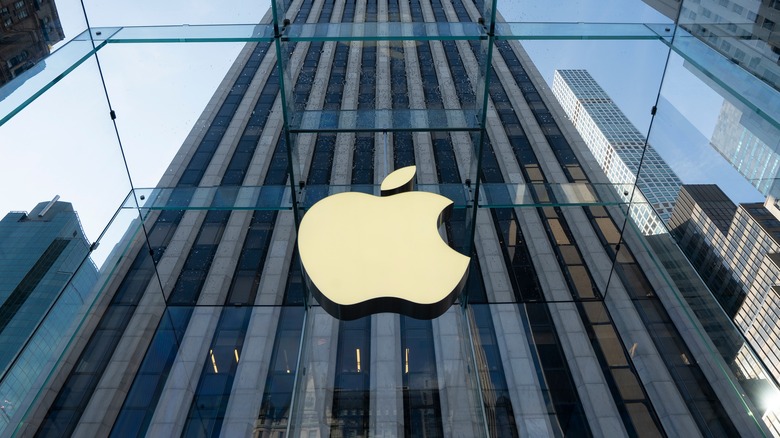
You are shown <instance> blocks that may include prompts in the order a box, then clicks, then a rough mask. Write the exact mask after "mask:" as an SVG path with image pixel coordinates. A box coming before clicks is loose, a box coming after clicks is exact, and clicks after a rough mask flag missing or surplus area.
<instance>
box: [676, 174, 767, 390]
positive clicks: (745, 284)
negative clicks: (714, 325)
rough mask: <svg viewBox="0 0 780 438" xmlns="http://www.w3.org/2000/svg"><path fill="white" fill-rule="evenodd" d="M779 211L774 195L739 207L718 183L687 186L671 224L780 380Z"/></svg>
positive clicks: (748, 371) (725, 306)
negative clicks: (779, 335) (779, 333)
mask: <svg viewBox="0 0 780 438" xmlns="http://www.w3.org/2000/svg"><path fill="white" fill-rule="evenodd" d="M777 213H778V210H777V208H776V207H774V199H773V198H769V199H768V200H767V202H766V203H765V204H761V203H751V204H740V205H739V206H737V205H735V204H734V203H733V202H731V200H730V199H729V198H728V197H727V196H726V195H725V194H724V193H723V192H722V191H721V190H720V188H718V186H716V185H684V186H683V188H682V190H681V191H680V199H679V200H678V202H677V206H676V207H675V210H674V215H673V216H672V220H671V221H670V223H669V227H670V229H671V233H672V234H673V235H674V236H675V238H676V239H677V241H678V242H679V244H680V247H681V248H682V249H683V251H684V252H685V253H686V255H687V256H688V258H689V260H690V261H691V264H692V265H693V266H694V267H695V268H696V270H697V272H698V273H699V275H700V276H701V277H702V278H703V279H704V281H705V282H706V283H707V285H708V286H709V287H710V289H711V290H712V291H713V294H714V295H715V297H716V298H717V299H718V301H719V302H720V303H721V305H722V306H723V309H724V310H725V311H726V313H727V314H728V315H729V317H731V318H732V319H733V320H734V321H735V322H736V324H737V326H738V327H739V329H740V330H741V331H742V333H744V334H745V338H746V339H747V340H748V342H749V343H750V345H752V347H753V348H754V349H755V350H756V351H757V352H758V356H759V357H760V358H761V359H762V360H763V362H764V363H765V364H766V366H767V368H769V370H770V371H771V372H772V374H773V375H774V378H775V379H779V378H780V357H779V356H778V352H779V351H780V344H779V343H778V340H777V334H776V329H775V327H776V322H777V320H778V318H780V296H779V295H778V291H780V253H779V252H780V220H779V219H778V218H780V215H778V214H777ZM744 372H745V373H746V374H748V375H756V374H760V373H756V372H755V371H753V370H750V368H748V369H746V370H745V371H744Z"/></svg>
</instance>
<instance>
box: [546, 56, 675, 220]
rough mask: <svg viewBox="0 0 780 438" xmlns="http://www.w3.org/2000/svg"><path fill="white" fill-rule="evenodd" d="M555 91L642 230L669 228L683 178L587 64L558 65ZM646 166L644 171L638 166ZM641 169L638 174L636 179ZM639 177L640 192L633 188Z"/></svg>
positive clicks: (553, 89)
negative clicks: (581, 67) (561, 67)
mask: <svg viewBox="0 0 780 438" xmlns="http://www.w3.org/2000/svg"><path fill="white" fill-rule="evenodd" d="M552 91H553V94H554V95H555V97H556V98H557V99H558V103H560V104H561V107H563V110H564V111H566V116H567V117H568V119H569V120H570V121H571V122H572V124H574V127H575V128H577V132H579V134H580V135H581V136H582V138H583V140H585V144H587V145H588V149H590V152H591V153H592V154H593V156H594V157H595V158H596V160H597V161H598V163H599V166H601V169H602V170H603V171H604V173H605V174H606V175H607V178H609V180H610V181H611V182H612V183H614V184H615V189H616V190H617V191H618V193H619V195H620V197H621V199H623V201H624V202H629V201H630V200H631V198H632V196H633V197H634V199H633V202H634V203H635V205H633V206H632V207H631V218H632V219H633V220H634V223H635V224H636V227H637V228H638V229H639V230H640V231H641V232H642V233H643V234H658V233H665V232H666V228H665V227H664V223H665V222H666V221H668V220H669V218H670V217H671V216H672V209H673V208H674V202H675V200H676V199H677V193H678V192H679V190H680V185H681V184H682V183H681V182H680V179H679V178H678V177H677V175H676V174H675V173H674V171H673V170H672V169H671V168H670V167H669V165H668V164H666V162H665V161H664V159H663V158H661V156H660V155H659V154H658V152H656V150H655V149H654V148H653V147H652V146H651V145H647V148H645V136H644V135H642V134H641V133H640V132H639V131H638V130H637V129H636V127H635V126H634V125H633V124H632V123H631V121H629V120H628V118H627V117H626V116H625V114H623V111H621V110H620V108H619V107H618V106H617V105H616V104H615V102H613V101H612V99H611V98H610V97H609V95H608V94H607V93H606V91H604V89H603V88H601V86H600V85H599V84H598V82H596V80H595V79H593V77H592V76H591V75H590V73H588V71H587V70H556V71H555V76H554V77H553V87H552ZM640 166H641V173H640V172H639V169H640ZM637 174H639V179H638V181H637ZM635 182H636V186H637V188H638V189H639V190H638V191H637V192H636V193H633V190H631V189H630V188H631V187H632V186H633V184H634V183H635Z"/></svg>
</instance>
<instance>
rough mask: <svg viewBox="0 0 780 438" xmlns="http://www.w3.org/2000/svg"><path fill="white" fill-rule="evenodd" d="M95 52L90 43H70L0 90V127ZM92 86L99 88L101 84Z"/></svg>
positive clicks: (97, 83)
mask: <svg viewBox="0 0 780 438" xmlns="http://www.w3.org/2000/svg"><path fill="white" fill-rule="evenodd" d="M94 52H95V49H94V48H93V46H92V43H90V42H88V41H71V42H69V43H68V44H66V45H64V46H62V47H61V48H60V49H59V50H57V51H56V52H55V53H54V54H52V56H50V57H47V58H46V59H45V60H42V61H41V62H38V63H37V64H36V65H35V66H31V67H30V68H29V69H28V70H26V71H24V72H21V73H20V74H19V75H18V77H16V78H15V79H13V80H11V81H10V82H8V83H7V84H5V85H4V86H3V87H2V88H0V125H2V124H4V123H6V122H8V120H10V119H11V117H13V116H14V115H16V113H18V112H19V111H21V110H22V109H23V108H24V107H26V106H27V105H29V104H30V102H32V101H33V100H35V99H36V98H37V97H38V96H40V95H41V94H42V93H44V92H45V91H46V90H48V89H49V88H50V87H52V86H54V84H56V83H57V82H58V81H60V80H61V79H62V78H63V76H65V75H67V74H69V73H70V72H71V71H73V69H75V68H76V67H78V66H79V64H81V63H82V62H84V61H85V60H87V59H88V58H89V56H90V55H92V54H93V53H94ZM92 86H94V87H98V86H99V82H96V83H94V84H93V85H92Z"/></svg>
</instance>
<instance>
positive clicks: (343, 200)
mask: <svg viewBox="0 0 780 438" xmlns="http://www.w3.org/2000/svg"><path fill="white" fill-rule="evenodd" d="M415 170H416V169H415V167H414V166H410V167H405V168H402V169H399V170H396V171H395V172H393V173H391V174H390V175H388V176H387V178H385V180H384V181H383V183H382V197H377V196H372V195H367V194H365V193H357V192H349V193H339V194H336V195H333V196H329V197H327V198H325V199H323V200H321V201H319V202H317V203H316V204H314V205H313V206H312V207H311V208H310V209H309V211H308V212H307V213H306V215H305V216H304V217H303V220H302V221H301V226H300V228H299V231H298V251H299V253H300V257H301V262H302V264H303V269H304V273H305V277H306V281H307V284H308V286H309V288H310V290H311V291H312V293H313V294H314V296H315V297H316V298H317V301H318V302H319V303H320V305H322V307H323V308H324V309H325V310H326V311H327V312H328V313H330V314H331V315H333V316H334V317H336V318H339V319H344V320H351V319H357V318H360V317H363V316H366V315H370V314H373V313H380V312H395V313H401V314H404V315H408V316H411V317H414V318H418V319H432V318H436V317H438V316H440V315H441V314H443V313H444V312H445V311H447V309H448V308H449V307H450V306H451V305H452V303H453V302H454V301H455V299H456V298H457V297H458V294H459V293H460V292H461V290H462V289H463V286H464V285H465V283H466V278H467V276H468V267H469V258H468V257H466V256H464V255H462V254H460V253H459V252H457V251H455V250H453V249H452V248H450V247H449V246H448V245H447V244H446V243H445V242H444V241H443V240H442V238H441V236H440V235H439V225H441V223H442V221H443V220H444V219H445V217H446V215H448V214H449V213H450V211H451V210H452V201H451V200H449V199H447V198H445V197H444V196H441V195H437V194H435V193H428V192H413V191H410V190H411V188H412V185H413V184H412V182H413V179H414V173H415Z"/></svg>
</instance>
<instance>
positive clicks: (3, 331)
mask: <svg viewBox="0 0 780 438" xmlns="http://www.w3.org/2000/svg"><path fill="white" fill-rule="evenodd" d="M89 247H90V245H89V242H87V239H86V238H85V236H84V233H83V231H82V230H81V223H80V222H79V219H78V216H77V215H76V212H75V211H73V207H72V206H71V204H69V203H67V202H62V201H57V198H55V199H54V200H53V201H51V202H41V203H40V204H38V205H36V206H35V208H33V209H32V211H30V212H29V213H25V212H10V213H8V214H7V215H6V216H5V217H4V218H3V219H2V220H0V373H1V374H0V376H1V378H0V400H2V402H0V425H2V426H5V425H6V424H7V421H8V420H9V418H10V417H12V416H13V415H15V413H16V412H18V411H19V410H20V408H24V407H25V402H24V398H25V397H24V396H25V395H26V394H27V393H28V392H29V391H30V388H31V387H32V386H33V385H34V383H35V381H36V380H38V378H39V377H41V376H43V375H44V374H45V373H46V372H47V370H50V369H51V364H50V363H49V362H50V361H52V360H53V359H54V358H56V357H58V356H59V355H60V354H61V353H62V349H63V348H64V345H61V340H62V339H63V338H64V337H63V336H62V335H63V334H66V333H68V332H69V331H71V332H72V330H71V329H70V327H71V323H72V321H73V319H74V317H75V316H76V313H77V312H78V311H79V310H81V307H82V304H83V303H84V301H85V300H87V298H88V297H89V296H90V295H91V294H92V293H93V286H94V285H95V283H96V282H97V269H96V268H95V266H94V264H92V262H91V261H90V260H89V259H86V260H85V258H86V256H87V254H89ZM22 410H23V409H22ZM3 428H4V427H3Z"/></svg>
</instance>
